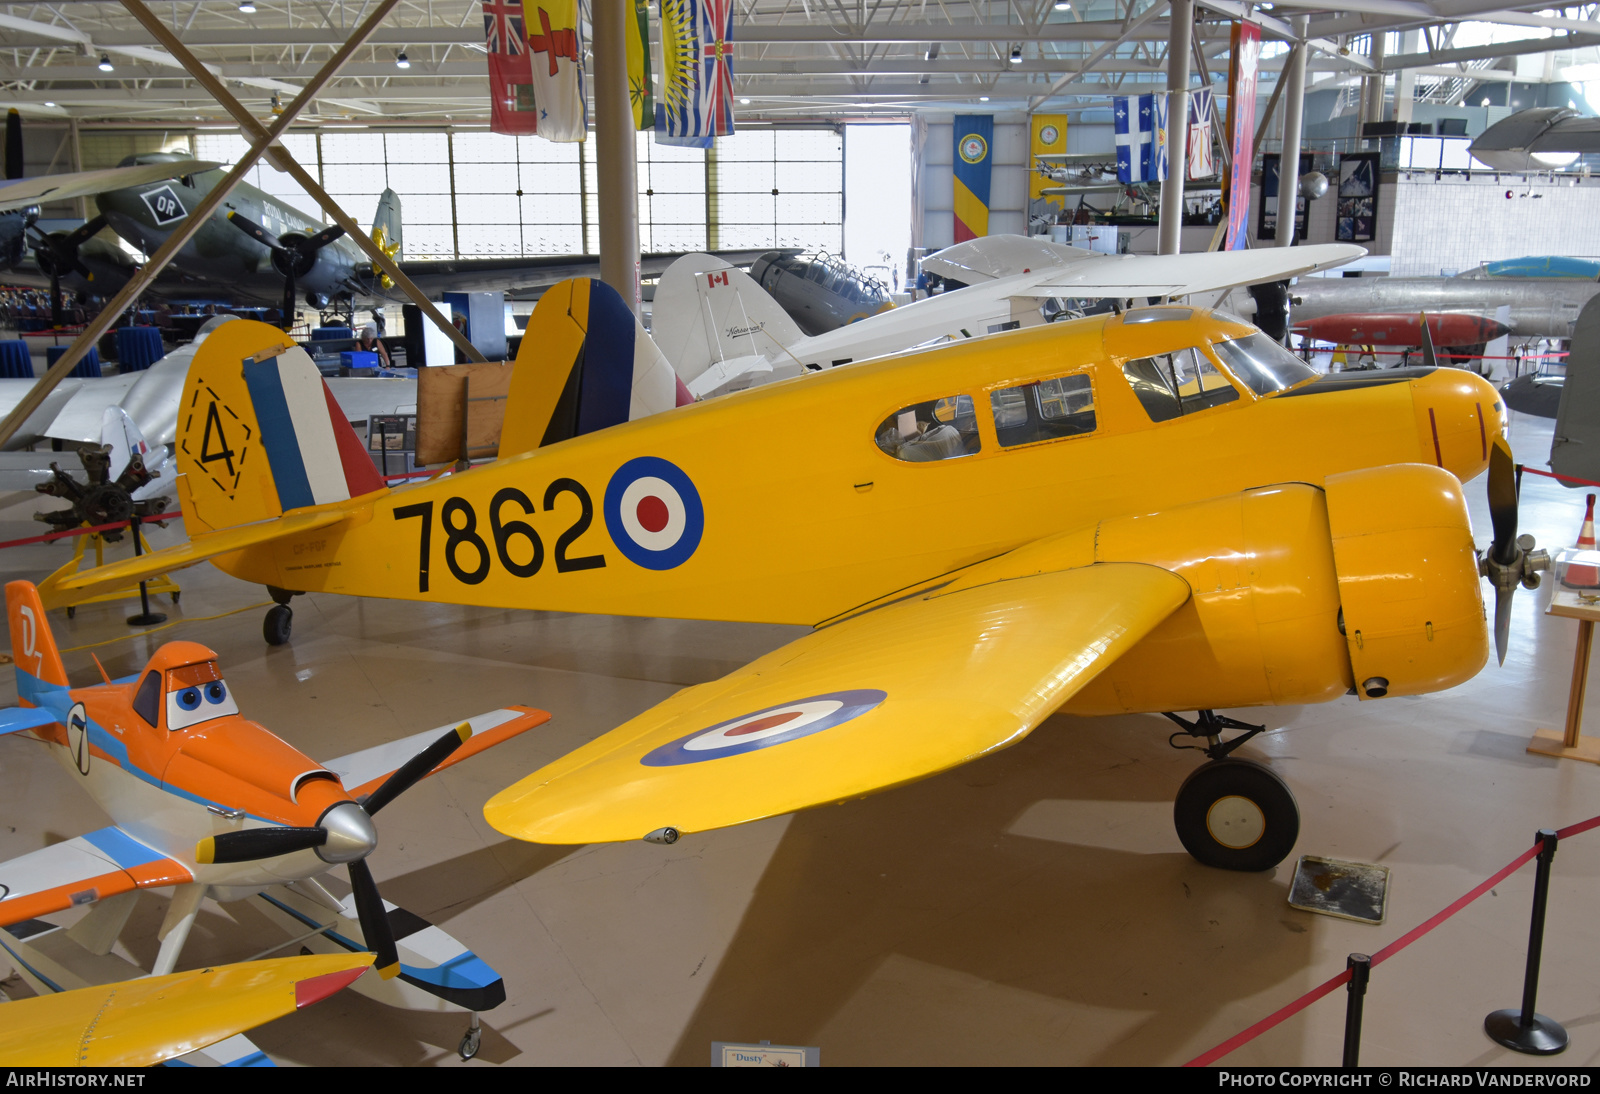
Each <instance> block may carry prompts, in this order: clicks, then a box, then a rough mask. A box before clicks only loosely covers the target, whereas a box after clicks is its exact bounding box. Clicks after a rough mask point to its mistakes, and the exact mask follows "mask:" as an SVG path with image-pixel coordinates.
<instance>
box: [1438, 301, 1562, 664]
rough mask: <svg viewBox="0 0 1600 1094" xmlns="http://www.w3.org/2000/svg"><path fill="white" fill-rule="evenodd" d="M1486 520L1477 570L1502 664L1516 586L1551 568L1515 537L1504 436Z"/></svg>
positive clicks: (1513, 476) (1534, 581)
mask: <svg viewBox="0 0 1600 1094" xmlns="http://www.w3.org/2000/svg"><path fill="white" fill-rule="evenodd" d="M1424 330H1426V328H1424ZM1489 519H1490V520H1491V521H1492V522H1493V524H1494V542H1493V543H1492V544H1491V545H1490V546H1489V550H1488V551H1487V552H1486V553H1485V554H1484V556H1483V558H1482V560H1481V561H1480V562H1479V563H1478V570H1479V572H1480V573H1482V574H1483V576H1484V577H1486V578H1488V579H1489V581H1490V583H1491V584H1492V585H1494V648H1495V653H1496V654H1498V655H1499V657H1500V663H1501V664H1502V665H1503V664H1505V663H1506V644H1507V642H1508V640H1509V639H1510V636H1511V596H1512V594H1513V593H1515V592H1516V591H1517V586H1518V585H1521V586H1522V587H1523V588H1525V589H1537V588H1538V587H1539V573H1538V571H1540V570H1548V569H1549V568H1550V555H1549V552H1547V551H1536V550H1534V539H1533V537H1532V536H1521V537H1518V535H1517V470H1516V460H1515V458H1514V457H1513V456H1512V455H1511V446H1510V445H1509V444H1507V443H1506V439H1505V438H1504V437H1496V438H1495V439H1494V446H1493V448H1492V449H1491V450H1490V452H1489Z"/></svg>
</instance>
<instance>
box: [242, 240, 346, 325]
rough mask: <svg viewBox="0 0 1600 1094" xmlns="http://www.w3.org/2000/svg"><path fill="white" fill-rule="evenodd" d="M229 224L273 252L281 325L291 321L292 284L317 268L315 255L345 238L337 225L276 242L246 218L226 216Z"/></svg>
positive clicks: (292, 306) (292, 312)
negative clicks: (278, 278) (280, 289)
mask: <svg viewBox="0 0 1600 1094" xmlns="http://www.w3.org/2000/svg"><path fill="white" fill-rule="evenodd" d="M228 222H229V223H230V224H232V225H233V226H234V227H235V228H237V229H239V230H240V231H241V232H243V233H244V234H245V235H247V236H249V237H250V238H251V239H253V240H255V241H256V242H257V243H262V244H265V245H266V246H267V247H269V248H271V249H272V266H273V269H275V270H277V271H278V272H279V273H281V274H282V275H283V321H284V322H285V323H292V322H293V321H294V303H295V300H294V288H295V281H296V279H298V278H301V277H304V276H305V275H306V274H308V273H310V272H311V269H312V267H314V266H315V265H316V264H317V252H318V251H320V250H322V248H324V247H326V246H327V245H328V244H330V243H332V242H333V241H334V240H336V239H338V238H339V237H340V236H342V235H344V229H343V228H341V227H339V226H338V225H337V224H334V225H330V226H329V227H327V228H324V229H322V231H320V232H318V233H317V234H316V235H311V236H303V235H287V236H284V237H283V238H281V239H280V238H279V237H277V236H275V235H273V234H272V233H271V232H269V231H267V230H266V229H265V228H263V227H262V226H261V225H259V224H257V223H256V222H255V221H253V220H251V219H250V218H249V217H244V216H240V215H239V214H238V213H229V214H228Z"/></svg>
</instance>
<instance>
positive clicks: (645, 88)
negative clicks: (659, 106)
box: [628, 0, 656, 129]
mask: <svg viewBox="0 0 1600 1094" xmlns="http://www.w3.org/2000/svg"><path fill="white" fill-rule="evenodd" d="M628 102H629V104H630V105H631V106H632V107H633V127H634V128H635V129H649V128H651V127H652V126H653V125H655V124H656V108H655V96H654V95H653V94H652V93H651V88H650V0H633V18H632V19H629V20H628Z"/></svg>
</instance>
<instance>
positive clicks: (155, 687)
mask: <svg viewBox="0 0 1600 1094" xmlns="http://www.w3.org/2000/svg"><path fill="white" fill-rule="evenodd" d="M133 712H134V713H135V714H137V715H138V716H139V717H141V718H143V719H144V720H145V721H147V722H149V723H150V724H151V725H155V724H156V720H157V719H158V718H160V717H161V674H160V673H159V672H156V671H155V670H154V669H152V670H151V671H149V672H147V673H145V674H144V679H143V680H140V681H139V691H138V692H137V694H135V695H134V697H133Z"/></svg>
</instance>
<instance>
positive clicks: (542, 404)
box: [500, 277, 693, 459]
mask: <svg viewBox="0 0 1600 1094" xmlns="http://www.w3.org/2000/svg"><path fill="white" fill-rule="evenodd" d="M691 401H693V400H692V397H691V396H690V395H689V393H688V389H687V388H686V387H684V385H683V381H681V380H680V379H678V374H677V373H676V372H674V371H673V368H672V365H671V364H670V363H668V361H667V358H666V356H665V355H663V354H662V352H661V350H660V349H659V348H658V347H657V346H656V343H655V342H654V341H653V340H652V339H651V338H650V335H649V334H648V333H646V331H645V329H644V325H643V324H642V323H640V322H639V320H638V318H637V317H636V316H635V315H634V314H633V311H632V309H630V308H629V307H628V305H627V304H626V303H624V302H623V299H622V297H621V296H620V295H619V294H618V293H617V291H616V290H615V289H613V288H612V287H611V286H610V285H607V284H606V283H605V282H603V281H597V280H594V279H592V278H585V277H574V278H569V279H568V280H566V281H563V282H561V283H560V284H559V285H555V286H553V287H552V288H550V289H548V290H546V291H545V294H544V295H543V296H541V297H540V298H539V303H538V306H537V307H535V308H534V310H533V315H532V316H530V317H529V319H528V328H527V330H526V331H525V332H524V333H523V336H522V348H521V349H520V350H518V352H517V363H516V367H515V368H514V369H513V371H512V374H511V389H510V391H509V392H508V394H507V397H506V416H505V425H504V426H503V427H502V429H501V431H500V457H501V458H502V459H504V458H505V457H507V456H515V455H519V454H521V453H523V452H531V451H533V450H534V449H535V448H539V447H541V446H543V445H547V444H555V443H556V442H557V441H564V440H567V439H569V438H571V437H578V436H582V435H583V434H585V433H593V432H594V431H595V430H597V429H604V428H606V427H607V426H612V425H620V424H622V423H623V422H628V421H632V420H634V419H635V418H643V417H645V416H647V415H650V414H656V413H659V412H660V411H663V410H671V409H672V408H673V407H675V406H681V405H682V404H684V403H687V402H691Z"/></svg>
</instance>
